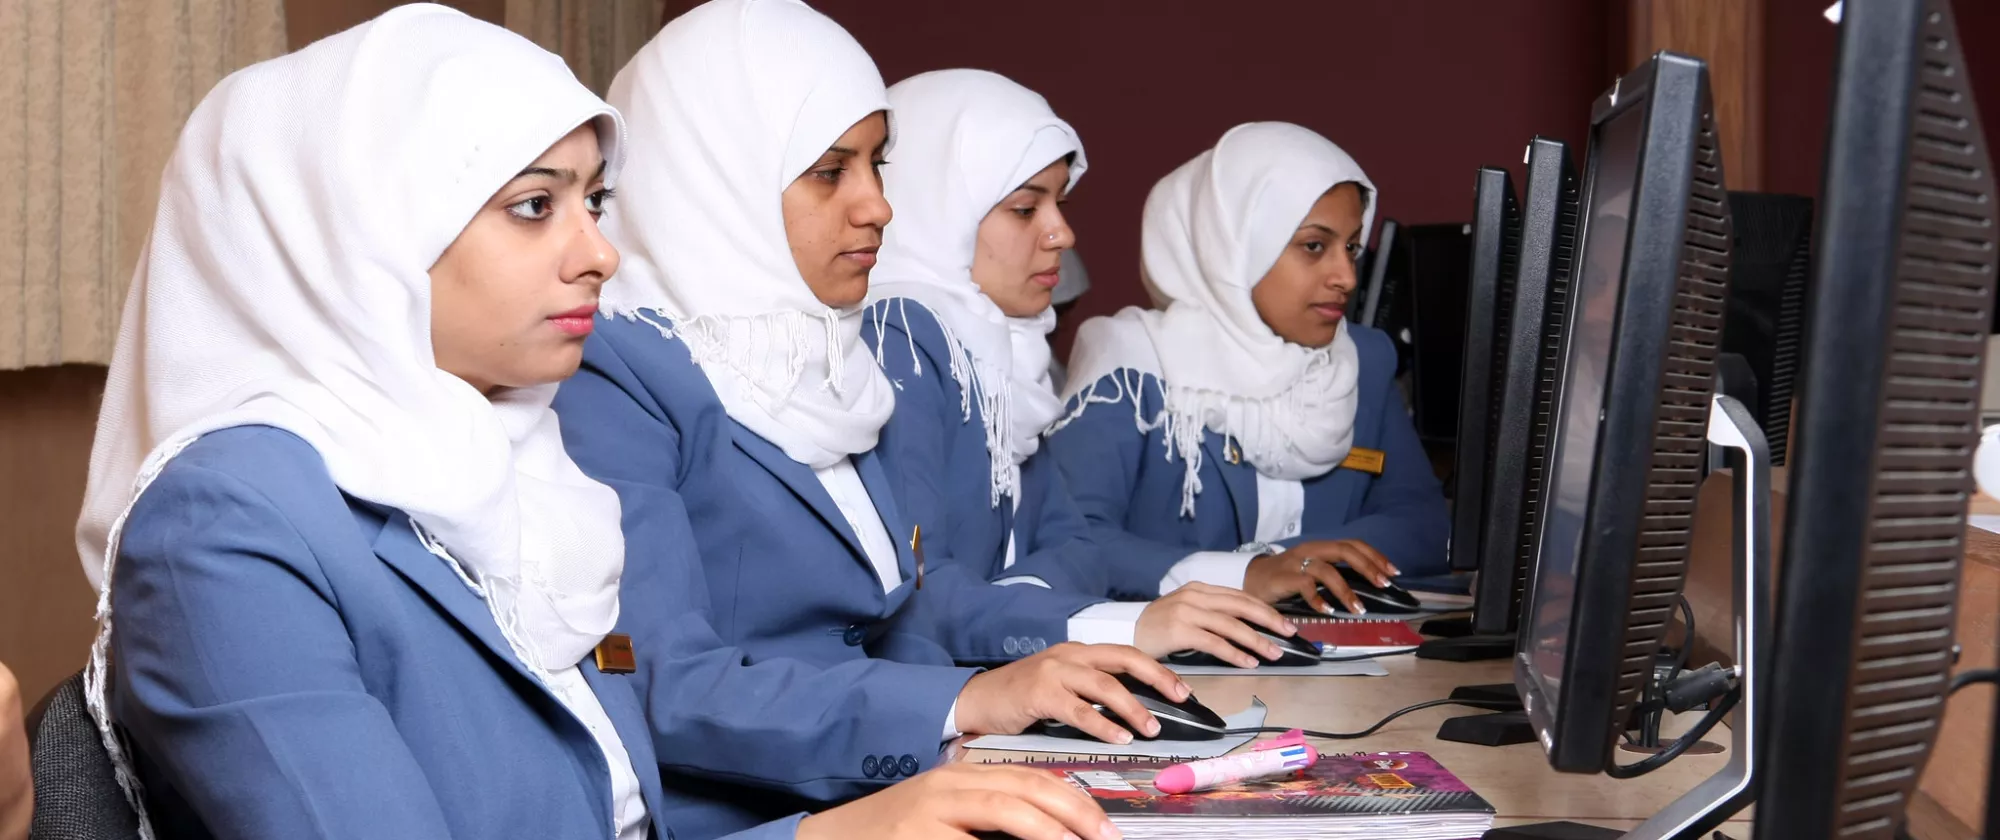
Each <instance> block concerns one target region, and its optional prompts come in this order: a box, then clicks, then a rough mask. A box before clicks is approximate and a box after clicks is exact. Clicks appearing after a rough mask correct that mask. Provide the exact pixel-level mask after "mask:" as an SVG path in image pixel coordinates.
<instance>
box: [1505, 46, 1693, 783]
mask: <svg viewBox="0 0 2000 840" xmlns="http://www.w3.org/2000/svg"><path fill="white" fill-rule="evenodd" d="M1708 103H1709V93H1708V70H1707V66H1706V65H1705V64H1704V63H1702V62H1701V61H1700V60H1698V59H1692V58H1687V57H1684V56H1679V55H1675V54H1673V53H1660V54H1659V55H1657V56H1654V57H1653V58H1652V59H1650V60H1648V61H1647V62H1646V63H1644V64H1642V65H1640V66H1639V67H1638V68H1637V69H1635V70H1633V71H1632V72H1631V73H1629V74H1627V75H1625V76H1624V77H1623V78H1621V79H1620V80H1619V81H1618V82H1617V83H1615V84H1614V86H1613V88H1612V89H1611V90H1610V91H1609V92H1607V93H1606V94H1605V95H1604V96H1603V97H1600V98H1599V99H1598V100H1597V103H1596V105H1595V106H1594V107H1593V111H1592V115H1591V130H1590V147H1589V152H1588V155H1587V158H1586V163H1585V167H1584V168H1585V174H1584V186H1583V196H1584V197H1583V201H1582V211H1581V212H1582V220H1583V221H1582V225H1583V227H1582V230H1581V231H1580V234H1579V237H1578V240H1579V241H1578V246H1577V251H1578V258H1577V264H1576V270H1575V272H1574V279H1573V282H1572V283H1571V285H1570V300H1569V312H1568V319H1569V320H1568V325H1567V329H1566V332H1567V334H1568V343H1567V346H1566V347H1565V349H1564V353H1563V361H1562V366H1561V369H1560V374H1559V378H1558V381H1557V385H1556V394H1555V415H1554V430H1553V433H1552V447H1551V450H1550V453H1549V474H1548V476H1547V478H1548V481H1547V484H1546V492H1545V494H1544V496H1543V498H1544V500H1545V501H1544V503H1543V504H1542V506H1541V510H1540V523H1541V524H1540V528H1541V533H1540V543H1539V550H1538V552H1537V555H1538V560H1537V562H1536V565H1535V571H1534V575H1533V586H1532V587H1531V588H1530V591H1529V595H1528V599H1527V604H1526V615H1525V617H1524V619H1523V620H1522V621H1521V622H1520V624H1521V637H1520V642H1519V648H1518V650H1519V653H1518V654H1517V656H1516V665H1515V685H1516V687H1517V688H1518V689H1519V690H1520V692H1521V699H1522V704H1523V706H1524V707H1525V709H1526V711H1527V713H1528V717H1529V720H1530V721H1531V722H1532V724H1533V725H1534V728H1535V731H1536V734H1537V736H1538V737H1539V738H1540V739H1541V741H1542V743H1543V746H1544V747H1545V748H1546V749H1547V751H1548V755H1549V762H1550V764H1551V766H1553V767H1554V768H1555V769H1557V770H1560V771H1564V772H1579V773H1595V772H1600V771H1602V770H1604V769H1605V766H1606V764H1607V763H1608V762H1609V761H1610V757H1611V749H1612V747H1613V745H1614V744H1615V743H1616V741H1617V737H1618V734H1619V733H1620V732H1621V731H1623V729H1624V725H1625V723H1626V721H1627V719H1628V718H1629V716H1630V713H1631V710H1632V707H1633V704H1634V703H1635V702H1636V700H1637V699H1638V696H1639V693H1640V690H1641V688H1642V687H1643V685H1644V684H1645V683H1646V682H1647V681H1648V680H1649V679H1650V678H1651V677H1652V675H1653V664H1654V655H1655V653H1656V652H1657V651H1658V649H1659V646H1660V641H1661V639H1662V637H1663V636H1664V635H1665V633H1666V629H1667V627H1668V624H1669V621H1670V618H1671V614H1672V612H1673V606H1674V603H1675V601H1676V600H1677V599H1678V598H1679V596H1680V591H1681V585H1682V583H1683V580H1684V578H1685V576H1686V565H1687V554H1688V549H1689V541H1690V535H1691V534H1692V532H1693V519H1694V517H1693V513H1694V503H1695V495H1696V490H1697V488H1698V482H1699V479H1700V476H1701V471H1702V467H1703V462H1704V457H1705V455H1706V453H1707V446H1708V444H1707V427H1708V414H1709V403H1710V398H1711V396H1712V394H1713V391H1714V384H1713V379H1712V377H1713V374H1714V368H1715V358H1716V355H1717V353H1718V351H1719V346H1720V343H1721V331H1722V301H1723V296H1724V293H1725V292H1726V290H1727V288H1728V254H1729V251H1728V249H1729V219H1728V204H1727V202H1726V200H1725V195H1724V192H1725V187H1724V184H1723V177H1722V165H1721V151H1720V148H1719V144H1718V143H1717V141H1716V138H1715V133H1714V128H1713V118H1712V117H1713V115H1712V113H1711V111H1710V108H1709V104H1708Z"/></svg>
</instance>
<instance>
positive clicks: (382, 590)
mask: <svg viewBox="0 0 2000 840" xmlns="http://www.w3.org/2000/svg"><path fill="white" fill-rule="evenodd" d="M112 602H113V604H114V609H115V613H114V620H115V622H116V630H115V632H114V633H113V634H112V662H113V669H112V701H111V707H112V712H113V716H114V718H115V719H116V720H117V721H118V723H119V725H120V726H121V727H122V728H123V730H124V731H125V733H126V735H127V737H128V742H129V743H130V744H131V745H132V746H133V748H134V749H133V752H134V760H135V764H136V767H137V769H138V772H139V776H140V778H141V779H142V780H143V782H144V784H145V787H146V791H147V799H148V802H149V805H150V810H151V816H152V819H153V822H154V825H155V827H156V828H157V829H158V830H159V836H160V837H162V838H207V837H217V838H271V837H301V838H354V837H368V838H412V840H415V839H416V838H443V837H456V838H466V840H471V839H472V838H496V837H535V838H573V839H574V840H602V838H604V837H606V836H608V835H609V833H610V830H611V824H612V815H611V777H610V769H609V767H608V766H607V765H606V763H605V758H604V755H603V753H602V751H601V750H599V748H598V746H597V743H596V742H595V741H594V740H593V739H592V738H591V736H590V733H589V732H588V731H587V730H586V729H585V728H584V726H583V724H582V723H581V722H579V721H578V720H577V719H576V717H575V716H574V715H572V714H571V713H570V712H569V711H568V709H567V708H566V707H564V706H563V705H562V704H561V703H560V702H559V701H558V700H557V699H556V698H555V696H554V695H553V694H551V693H549V691H548V690H547V689H546V688H544V687H543V685H542V684H541V682H540V681H539V680H538V679H537V678H535V677H534V676H532V675H531V674H530V673H529V672H528V671H527V670H526V669H525V668H524V667H523V666H522V665H521V664H520V662H519V661H518V660H517V659H516V658H515V656H514V654H513V652H512V650H511V649H510V648H509V646H508V644H507V642H506V640H505V639H504V638H503V637H502V636H501V634H500V630H499V628H498V626H497V625H496V624H495V623H494V621H493V617H492V615H491V613H489V612H488V611H487V608H486V605H485V603H484V602H483V601H481V600H480V598H479V596H478V595H476V594H475V593H474V592H473V591H472V590H471V589H470V588H469V587H467V586H466V585H465V583H463V582H462V581H461V580H460V579H459V577H458V576H457V574H456V573H454V572H453V571H452V570H451V569H450V568H449V567H448V566H447V565H446V564H445V563H444V562H443V561H441V560H439V559H438V558H437V557H435V556H433V555H432V554H431V553H430V552H429V551H427V550H425V548H424V547H423V544H422V543H421V542H419V541H418V538H417V536H416V533H415V531H414V530H413V528H412V527H411V525H410V522H409V518H408V517H407V516H405V515H404V514H403V513H401V512H399V511H396V510H392V509H387V508H382V507H378V506H375V505H372V504H369V503H366V502H362V501H359V500H357V499H354V498H351V497H348V496H345V495H343V494H342V493H341V492H340V490H339V488H338V487H336V486H335V485H334V483H333V480H332V478H331V477H330V476H329V475H328V474H327V471H326V467H325V464H324V462H323V461H322V460H321V459H320V457H319V453H318V452H316V451H315V450H314V449H313V448H312V447H311V446H310V445H308V444H307V443H306V442H305V441H303V440H301V439H300V438H298V437H296V436H294V435H292V434H291V433H289V432H285V431H281V430H278V429H274V428H271V427H268V426H243V427H237V428H232V429H226V430H222V431H217V432H214V433H212V434H209V435H206V436H204V437H202V438H200V439H199V440H197V441H195V442H194V443H193V444H192V445H190V446H188V447H187V449H185V450H184V451H182V452H181V453H180V455H178V456H177V457H175V458H174V459H173V460H172V461H170V462H169V463H168V464H167V466H166V468H165V469H163V470H162V471H161V473H160V475H159V476H158V477H157V478H156V479H155V480H154V481H153V482H152V484H151V485H150V486H149V487H148V488H147V489H146V491H145V492H144V493H143V494H142V495H141V496H140V498H139V500H138V503H137V504H136V505H135V506H134V507H133V509H132V512H131V515H130V517H129V518H128V519H127V521H126V523H125V529H124V532H123V537H122V542H121V545H120V549H119V559H118V567H117V571H116V574H115V575H113V583H112ZM581 668H582V674H583V676H584V678H585V680H587V681H588V682H589V684H590V686H591V688H592V689H593V690H594V691H595V692H596V695H597V698H598V700H599V702H600V703H601V704H602V705H603V707H604V711H605V713H606V714H607V715H608V716H609V717H610V719H611V722H612V724H613V725H614V726H615V727H616V729H617V730H618V733H619V735H620V736H621V738H622V740H623V741H624V744H625V749H626V751H627V752H628V753H629V756H630V759H631V761H632V763H633V770H634V772H635V773H636V774H637V776H638V778H639V781H640V787H641V790H642V793H643V795H644V799H645V802H646V807H647V810H648V812H649V813H650V814H651V815H652V816H653V818H654V826H655V828H654V835H655V836H657V837H676V836H678V837H680V838H686V837H688V836H689V835H687V834H685V833H682V834H679V835H676V834H675V829H676V825H675V823H674V822H673V820H672V816H673V815H674V814H675V813H676V812H677V811H684V810H685V809H687V808H689V807H694V808H697V809H698V808H699V807H701V804H700V803H694V802H685V801H682V802H676V801H675V800H674V799H673V798H672V797H670V796H669V795H667V794H666V793H665V792H664V791H663V790H662V789H661V786H660V783H659V775H658V772H657V770H656V765H655V759H654V753H653V741H652V739H651V738H650V737H649V736H648V730H647V724H646V720H645V713H644V710H643V709H642V707H641V705H640V703H639V699H638V697H637V695H636V694H634V692H633V687H632V685H631V683H632V682H633V681H632V679H631V678H630V677H626V676H614V675H606V674H602V673H599V672H598V671H597V669H596V668H595V666H594V665H593V664H592V663H591V662H589V661H588V660H586V661H585V662H584V663H583V665H582V666H581ZM795 829H796V817H793V818H792V819H789V820H786V821H783V822H780V823H776V824H772V825H767V826H764V827H762V828H760V829H756V830H753V831H752V832H750V833H749V834H748V835H746V836H755V837H760V838H763V837H790V836H791V835H792V834H793V832H794V831H795Z"/></svg>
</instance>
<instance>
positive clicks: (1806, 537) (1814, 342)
mask: <svg viewBox="0 0 2000 840" xmlns="http://www.w3.org/2000/svg"><path fill="white" fill-rule="evenodd" d="M1833 90H1834V94H1833V114H1832V119H1831V120H1830V121H1829V124H1828V132H1827V145H1826V168H1825V171H1824V176H1823V177H1824V180H1823V182H1822V183H1821V186H1820V209H1819V214H1818V215H1819V222H1818V224H1819V230H1818V232H1817V235H1816V236H1815V237H1814V241H1815V243H1816V245H1815V247H1816V248H1817V251H1818V253H1817V254H1816V256H1815V259H1814V271H1813V280H1812V299H1811V300H1810V301H1809V302H1808V304H1807V323H1806V329H1805V332H1806V344H1805V353H1804V358H1803V360H1802V367H1801V371H1800V381H1799V408H1798V429H1797V431H1796V433H1795V439H1794V443H1795V444H1796V448H1795V449H1794V450H1793V451H1792V461H1791V466H1790V468H1789V470H1790V490H1789V493H1788V496H1787V498H1786V503H1785V523H1784V531H1785V537H1784V546H1783V556H1782V560H1781V562H1780V564H1779V581H1778V595H1777V599H1776V601H1777V609H1776V614H1775V625H1776V630H1775V632H1774V639H1773V643H1772V648H1771V655H1770V657H1769V660H1768V661H1769V662H1770V663H1771V667H1770V669H1769V672H1770V679H1769V680H1767V681H1766V686H1767V689H1766V692H1765V697H1766V702H1767V704H1768V706H1767V708H1768V711H1767V713H1766V714H1765V716H1764V724H1763V727H1764V728H1763V733H1764V736H1765V737H1764V743H1763V744H1762V746H1761V749H1760V755H1759V770H1758V774H1759V776H1760V777H1761V779H1762V783H1761V790H1760V793H1759V795H1758V801H1757V825H1756V836H1757V837H1758V838H1759V840H1780V838H1785V839H1786V840H1789V838H1794V837H1853V838H1885V840H1886V838H1891V837H1895V836H1898V832H1899V830H1900V829H1901V826H1902V824H1903V822H1904V819H1905V813H1906V809H1907V807H1908V805H1909V801H1910V797H1911V795H1912V794H1914V793H1915V792H1916V789H1917V783H1918V780H1919V779H1920V778H1922V777H1923V775H1924V765H1925V763H1926V762H1927V761H1928V759H1929V756H1930V752H1931V748H1932V746H1933V745H1934V743H1935V742H1936V740H1937V738H1938V730H1939V723H1940V720H1941V719H1942V717H1943V715H1944V708H1945V697H1946V694H1947V690H1948V683H1949V678H1950V674H1951V670H1952V666H1953V662H1952V660H1953V643H1954V640H1953V631H1954V627H1955V624H1956V615H1955V612H1956V605H1957V602H1958V597H1959V564H1960V560H1961V558H1962V556H1963V552H1964V548H1965V538H1966V536H1965V535H1966V530H1965V529H1966V521H1965V516H1966V506H1967V504H1968V503H1969V502H1970V497H1971V494H1972V492H1973V489H1974V486H1973V480H1972V477H1971V466H1972V453H1973V450H1974V448H1975V447H1976V446H1977V443H1978V439H1979V434H1980V429H1979V396H1980V384H1981V380H1982V373H1983V369H1984V366H1985V364H1986V359H1985V349H1986V337H1987V334H1988V330H1989V328H1990V324H1991V323H1992V321H1991V318H1992V312H1993V310H1994V306H1993V295H1994V275H1995V264H1996V261H2000V257H1996V248H2000V237H1996V235H1995V225H1996V224H2000V214H1996V212H1995V208H1994V203H1995V201H1996V199H2000V195H1996V191H1995V183H1994V177H1993V163H1992V158H1991V156H1990V154H1989V152H1988V147H1987V146H1986V143H1985V138H1984V137H1983V135H1982V133H1981V131H1980V125H1979V111H1978V109H1977V108H1976V107H1975V106H1974V103H1973V99H1972V90H1971V88H1970V87H1969V86H1968V85H1967V83H1966V64H1965V56H1964V50H1963V47H1962V46H1961V42H1960V40H1959V38H1958V35H1957V32H1956V31H1955V28H1954V26H1953V21H1952V16H1951V9H1950V7H1949V4H1948V3H1945V2H1942V1H1941V0H1925V1H1924V2H1910V0H1846V3H1845V7H1844V9H1843V13H1842V19H1841V24H1840V54H1839V59H1838V61H1837V69H1836V71H1835V79H1834V85H1833ZM1988 632H1991V631H1990V630H1989V631H1988ZM1994 807H1995V803H1993V802H1988V803H1987V808H1988V809H1989V813H1990V812H1991V810H1992V809H1993V808H1994ZM1987 836H1989V837H1991V836H1994V835H1992V834H1990V833H1989V834H1988V835H1987Z"/></svg>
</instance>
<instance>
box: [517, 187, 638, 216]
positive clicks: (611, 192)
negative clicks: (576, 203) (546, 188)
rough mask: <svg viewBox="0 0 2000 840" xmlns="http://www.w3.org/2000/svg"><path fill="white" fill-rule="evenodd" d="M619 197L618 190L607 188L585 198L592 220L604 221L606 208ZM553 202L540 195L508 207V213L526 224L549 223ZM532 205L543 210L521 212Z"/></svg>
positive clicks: (547, 197)
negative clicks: (550, 204) (538, 206)
mask: <svg viewBox="0 0 2000 840" xmlns="http://www.w3.org/2000/svg"><path fill="white" fill-rule="evenodd" d="M617 196H618V190H616V189H613V188H611V187H605V188H604V189H601V190H598V191H596V192H594V193H591V194H590V195H587V196H584V199H583V201H584V206H585V207H587V208H590V217H591V218H593V219H602V218H604V208H605V206H606V205H608V204H610V203H611V199H613V198H616V197H617ZM551 200H552V197H550V196H546V195H538V196H535V197H533V198H526V199H522V200H520V201H516V202H514V203H513V204H510V205H507V212H508V214H510V215H512V216H513V217H514V218H516V219H520V220H521V221H524V222H542V221H547V220H548V218H549V210H548V206H549V202H550V201H551ZM530 204H539V205H541V209H540V210H539V211H538V212H531V213H523V212H520V211H521V208H523V207H525V206H527V205H530ZM593 204H595V205H596V206H595V207H591V205H593Z"/></svg>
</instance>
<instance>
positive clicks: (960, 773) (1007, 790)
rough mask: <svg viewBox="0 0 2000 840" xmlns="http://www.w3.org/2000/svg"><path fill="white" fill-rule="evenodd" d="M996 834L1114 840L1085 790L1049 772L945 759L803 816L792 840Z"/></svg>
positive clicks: (1024, 839)
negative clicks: (901, 779)
mask: <svg viewBox="0 0 2000 840" xmlns="http://www.w3.org/2000/svg"><path fill="white" fill-rule="evenodd" d="M975 831H977V832H1002V833H1005V834H1006V835H1008V836H1010V837H1015V838H1019V840H1064V838H1066V837H1067V838H1071V839H1072V840H1075V838H1082V839H1083V840H1117V838H1118V837H1119V833H1118V829H1117V828H1116V827H1114V826H1112V824H1111V820H1110V819H1108V818H1106V817H1105V816H1104V811H1103V809H1101V808H1099V807H1097V803H1095V802H1092V801H1091V799H1090V795H1089V794H1086V793H1084V792H1083V791H1080V790H1077V789H1076V788H1074V787H1071V786H1069V785H1067V784H1065V783H1063V782H1062V781H1060V780H1058V779H1057V778H1056V777H1055V776H1052V775H1049V774H1048V773H1044V772H1041V771H1039V770H1031V769H1028V768H1026V767H1011V766H1007V765H1000V764H948V765H945V766H943V767H939V768H937V769H935V770H931V771H929V772H925V773H919V774H917V775H916V776H914V777H912V778H911V779H910V780H909V781H906V782H903V783H901V784H898V785H896V786H894V787H891V788H889V789H887V790H884V791H882V792H880V793H875V794H871V795H869V796H865V797H862V798H860V799H857V800H855V801H853V802H849V803H847V804H846V805H842V806H840V807H838V808H834V809H832V810H829V811H824V812H821V813H818V814H814V815H812V816H810V817H806V818H805V820H804V821H802V822H800V823H799V832H798V840H845V838H868V840H877V838H881V840H930V838H936V837H965V836H966V835H967V834H970V833H971V832H975Z"/></svg>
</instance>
